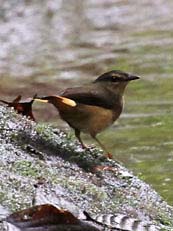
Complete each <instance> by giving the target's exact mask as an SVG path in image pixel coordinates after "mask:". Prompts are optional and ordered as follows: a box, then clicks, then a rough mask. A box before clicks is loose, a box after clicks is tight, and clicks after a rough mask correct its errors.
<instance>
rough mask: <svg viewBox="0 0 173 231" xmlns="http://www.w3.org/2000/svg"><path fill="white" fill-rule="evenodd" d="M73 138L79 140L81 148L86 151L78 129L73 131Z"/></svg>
mask: <svg viewBox="0 0 173 231" xmlns="http://www.w3.org/2000/svg"><path fill="white" fill-rule="evenodd" d="M75 136H76V138H77V139H78V140H79V142H80V143H81V145H82V148H84V149H86V148H87V146H86V145H85V144H84V143H83V141H82V139H81V137H80V131H79V130H78V129H75Z"/></svg>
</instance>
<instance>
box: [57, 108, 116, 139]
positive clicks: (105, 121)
mask: <svg viewBox="0 0 173 231" xmlns="http://www.w3.org/2000/svg"><path fill="white" fill-rule="evenodd" d="M119 114H120V113H118V114H117V115H115V113H114V112H113V111H112V110H110V109H105V108H102V107H98V106H90V105H83V104H80V105H77V106H76V107H74V108H73V110H71V111H70V112H69V113H61V112H60V116H61V117H62V119H63V120H65V121H66V122H67V123H68V124H69V125H70V126H71V127H72V128H74V129H78V130H80V131H82V132H85V133H89V134H91V135H93V136H94V135H96V134H97V133H99V132H101V131H102V130H104V129H106V128H107V127H108V126H110V125H111V124H112V123H113V122H114V121H115V120H116V119H117V118H118V117H119Z"/></svg>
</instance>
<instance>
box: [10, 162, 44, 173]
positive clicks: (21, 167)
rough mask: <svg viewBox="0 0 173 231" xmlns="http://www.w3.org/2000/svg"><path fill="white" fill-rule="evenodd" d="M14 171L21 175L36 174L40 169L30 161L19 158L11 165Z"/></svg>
mask: <svg viewBox="0 0 173 231" xmlns="http://www.w3.org/2000/svg"><path fill="white" fill-rule="evenodd" d="M13 169H14V171H16V172H18V173H20V174H21V175H22V176H32V177H33V176H38V174H39V172H40V170H39V169H38V167H36V166H35V165H34V164H33V163H32V162H31V161H27V160H21V161H16V162H15V163H14V165H13Z"/></svg>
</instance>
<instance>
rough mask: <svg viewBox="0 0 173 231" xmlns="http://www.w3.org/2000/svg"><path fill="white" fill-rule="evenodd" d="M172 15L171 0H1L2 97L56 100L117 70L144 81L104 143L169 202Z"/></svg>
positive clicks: (132, 88) (131, 91)
mask: <svg viewBox="0 0 173 231" xmlns="http://www.w3.org/2000/svg"><path fill="white" fill-rule="evenodd" d="M172 9H173V1H171V0H168V1H166V2H165V1H164V0H154V1H149V0H145V1H144V0H142V1H137V0H134V1H126V0H121V1H118V0H71V1H68V0H38V1H34V0H30V1H29V0H25V1H19V0H13V1H11V0H2V1H1V6H0V44H1V49H0V80H1V81H0V97H1V98H5V99H13V98H14V97H15V96H16V95H18V94H22V95H23V96H25V97H28V96H32V95H34V94H35V93H36V92H37V93H38V94H41V95H46V94H54V93H56V92H57V91H59V90H60V89H62V88H65V87H67V86H72V85H80V84H82V83H83V82H88V81H91V80H93V79H94V78H95V77H96V76H98V75H99V74H101V73H103V72H104V71H107V70H110V69H113V68H117V69H122V70H124V71H128V72H133V73H136V74H138V75H141V76H142V80H140V81H138V82H135V83H132V84H131V85H129V87H128V90H127V93H126V107H125V111H124V114H123V115H122V117H121V118H120V120H119V121H118V122H117V123H116V124H115V126H113V127H112V128H110V129H109V130H108V131H107V132H104V133H103V134H101V135H100V138H101V139H104V140H105V141H106V142H105V143H108V146H109V147H110V149H111V150H112V152H113V153H114V154H115V158H116V159H118V160H121V161H122V162H123V163H124V164H125V165H126V166H129V167H130V168H132V169H134V171H135V172H136V174H139V175H140V174H141V177H142V178H144V179H145V180H146V181H147V182H150V183H152V184H153V187H155V188H156V189H157V190H158V191H160V192H161V194H162V195H163V196H164V198H165V199H167V200H168V201H169V202H171V203H173V199H172V196H171V193H172V192H171V190H172V186H173V170H172V169H173V168H172V165H173V143H172V137H173V132H172V127H173V122H172V116H173V101H172V98H173V91H172V86H173V78H172V73H173V65H172V60H173V55H172V52H173V40H172V36H173V32H172V31H173V23H172V21H173V14H172ZM34 107H35V108H34V110H35V111H36V114H37V116H38V120H39V119H40V120H41V119H42V120H48V118H49V117H51V118H53V119H52V120H54V119H55V116H56V115H57V112H56V111H55V110H54V109H53V107H49V108H50V110H49V112H47V113H44V114H47V115H45V117H44V118H40V111H41V112H43V110H45V108H43V106H41V105H38V104H36V105H35V106H34ZM40 107H42V108H40ZM42 114H43V113H42ZM53 116H54V117H53ZM49 120H50V118H49Z"/></svg>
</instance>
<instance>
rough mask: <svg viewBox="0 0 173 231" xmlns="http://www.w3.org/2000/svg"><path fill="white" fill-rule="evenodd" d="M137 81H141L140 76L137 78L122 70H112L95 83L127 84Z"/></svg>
mask: <svg viewBox="0 0 173 231" xmlns="http://www.w3.org/2000/svg"><path fill="white" fill-rule="evenodd" d="M135 79H139V76H135V75H132V74H129V73H126V72H123V71H120V70H112V71H109V72H106V73H104V74H102V75H101V76H99V77H98V78H97V79H96V80H95V81H94V82H126V81H130V80H135Z"/></svg>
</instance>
